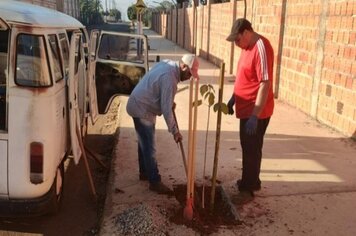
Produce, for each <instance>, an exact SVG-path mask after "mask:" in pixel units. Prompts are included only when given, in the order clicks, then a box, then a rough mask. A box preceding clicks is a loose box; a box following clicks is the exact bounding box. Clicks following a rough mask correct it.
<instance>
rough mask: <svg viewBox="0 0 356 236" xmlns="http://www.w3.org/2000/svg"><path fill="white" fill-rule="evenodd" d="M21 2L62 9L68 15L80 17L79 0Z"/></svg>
mask: <svg viewBox="0 0 356 236" xmlns="http://www.w3.org/2000/svg"><path fill="white" fill-rule="evenodd" d="M19 1H21V2H28V3H32V4H35V5H40V6H43V7H47V8H51V9H54V10H57V11H61V12H63V13H65V14H67V15H70V16H73V17H74V18H77V19H79V16H80V6H79V0H19Z"/></svg>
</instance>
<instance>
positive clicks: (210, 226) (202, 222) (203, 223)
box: [169, 185, 240, 235]
mask: <svg viewBox="0 0 356 236" xmlns="http://www.w3.org/2000/svg"><path fill="white" fill-rule="evenodd" d="M211 189H212V188H211V187H210V186H205V188H204V196H205V197H204V202H205V207H203V206H202V197H201V196H202V193H203V187H202V186H196V187H195V196H194V209H193V219H192V220H191V221H189V220H187V219H185V218H184V217H183V211H184V208H185V204H186V195H187V187H186V185H175V186H173V190H174V195H175V197H176V199H177V201H178V202H179V203H180V205H181V207H180V208H179V209H175V210H173V214H172V217H170V219H169V220H170V221H171V222H172V223H175V224H178V225H185V226H187V227H189V228H192V229H194V230H195V231H197V232H200V233H201V234H203V235H209V234H211V233H214V232H217V231H218V229H219V227H221V226H225V227H228V228H229V226H232V225H236V224H239V223H240V222H239V220H238V216H237V213H236V212H235V211H234V208H233V207H234V206H232V205H231V203H230V201H229V199H227V198H226V197H224V196H226V194H225V193H224V190H223V188H222V187H221V186H217V187H216V189H215V201H214V202H215V203H214V207H213V210H212V211H211V210H210V200H211Z"/></svg>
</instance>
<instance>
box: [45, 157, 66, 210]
mask: <svg viewBox="0 0 356 236" xmlns="http://www.w3.org/2000/svg"><path fill="white" fill-rule="evenodd" d="M63 184H64V161H62V162H61V163H60V164H59V166H58V168H57V171H56V177H55V178H54V181H53V184H52V187H51V189H50V191H51V195H52V201H51V205H50V211H49V213H50V214H56V213H57V212H58V211H59V209H60V207H61V203H62V199H63Z"/></svg>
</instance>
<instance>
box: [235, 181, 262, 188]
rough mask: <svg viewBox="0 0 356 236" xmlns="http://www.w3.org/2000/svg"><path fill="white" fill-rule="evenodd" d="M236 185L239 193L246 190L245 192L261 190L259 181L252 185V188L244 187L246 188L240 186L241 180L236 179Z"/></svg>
mask: <svg viewBox="0 0 356 236" xmlns="http://www.w3.org/2000/svg"><path fill="white" fill-rule="evenodd" d="M236 185H237V187H238V189H239V191H245V190H247V191H259V190H261V181H260V182H259V183H258V184H256V185H254V186H252V187H246V186H244V185H243V184H242V180H241V179H238V180H237V181H236Z"/></svg>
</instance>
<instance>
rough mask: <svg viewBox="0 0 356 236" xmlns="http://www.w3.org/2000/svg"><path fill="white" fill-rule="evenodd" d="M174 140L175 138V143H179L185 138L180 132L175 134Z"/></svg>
mask: <svg viewBox="0 0 356 236" xmlns="http://www.w3.org/2000/svg"><path fill="white" fill-rule="evenodd" d="M173 138H174V141H175V142H176V143H178V142H180V141H182V140H183V136H182V135H181V134H180V132H177V133H175V134H174V136H173Z"/></svg>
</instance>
